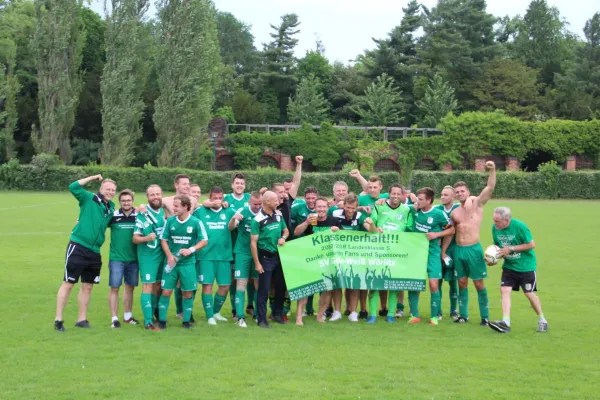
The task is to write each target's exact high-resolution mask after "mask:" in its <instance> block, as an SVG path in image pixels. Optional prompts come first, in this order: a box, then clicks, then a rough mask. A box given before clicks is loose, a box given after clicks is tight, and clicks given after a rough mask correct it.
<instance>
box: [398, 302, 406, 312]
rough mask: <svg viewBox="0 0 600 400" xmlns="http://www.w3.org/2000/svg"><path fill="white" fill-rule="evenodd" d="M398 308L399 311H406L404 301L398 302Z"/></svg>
mask: <svg viewBox="0 0 600 400" xmlns="http://www.w3.org/2000/svg"><path fill="white" fill-rule="evenodd" d="M396 309H397V310H398V311H402V312H404V303H398V304H396Z"/></svg>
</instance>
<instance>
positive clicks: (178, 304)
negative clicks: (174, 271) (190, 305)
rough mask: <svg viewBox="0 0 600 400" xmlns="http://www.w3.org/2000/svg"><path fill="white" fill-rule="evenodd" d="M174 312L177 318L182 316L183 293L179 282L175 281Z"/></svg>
mask: <svg viewBox="0 0 600 400" xmlns="http://www.w3.org/2000/svg"><path fill="white" fill-rule="evenodd" d="M175 313H176V316H177V318H183V295H182V293H181V283H180V282H177V287H176V288H175Z"/></svg>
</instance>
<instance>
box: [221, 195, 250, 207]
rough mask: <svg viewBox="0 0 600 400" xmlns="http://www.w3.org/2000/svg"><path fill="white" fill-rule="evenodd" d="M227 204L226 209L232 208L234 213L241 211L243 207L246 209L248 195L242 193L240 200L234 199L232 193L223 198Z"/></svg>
mask: <svg viewBox="0 0 600 400" xmlns="http://www.w3.org/2000/svg"><path fill="white" fill-rule="evenodd" d="M223 200H224V201H226V202H227V204H228V208H232V209H234V210H235V211H238V210H241V209H242V208H244V207H248V202H249V201H250V193H244V194H243V195H242V198H241V199H238V198H236V197H235V195H234V194H233V193H228V194H226V195H225V197H224V198H223Z"/></svg>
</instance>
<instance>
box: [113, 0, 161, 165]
mask: <svg viewBox="0 0 600 400" xmlns="http://www.w3.org/2000/svg"><path fill="white" fill-rule="evenodd" d="M148 6H149V1H148V0H112V9H111V10H110V12H109V10H108V9H107V10H106V14H107V18H106V19H107V21H108V29H107V33H106V44H105V46H106V60H107V62H106V64H105V66H104V73H103V75H102V101H103V106H102V127H103V128H104V140H103V143H102V163H103V164H107V165H117V166H128V165H130V164H131V161H132V160H133V158H134V149H135V144H136V141H137V140H138V139H139V138H140V137H142V129H141V123H140V121H141V119H142V116H143V112H144V107H145V105H144V101H143V98H142V93H143V91H144V89H145V87H146V82H147V79H148V74H149V65H148V56H149V54H148V53H149V50H150V36H149V32H148V30H147V28H146V27H145V26H144V24H143V18H144V14H145V13H146V11H147V10H148Z"/></svg>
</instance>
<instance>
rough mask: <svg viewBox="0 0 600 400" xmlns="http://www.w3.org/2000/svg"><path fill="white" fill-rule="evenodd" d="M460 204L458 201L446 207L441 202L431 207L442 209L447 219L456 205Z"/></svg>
mask: <svg viewBox="0 0 600 400" xmlns="http://www.w3.org/2000/svg"><path fill="white" fill-rule="evenodd" d="M459 206H460V203H453V204H452V205H451V206H450V208H448V209H447V208H446V206H444V205H443V204H438V205H435V206H433V208H437V209H438V210H440V211H443V212H444V214H445V215H446V217H448V219H450V214H452V211H454V210H455V209H456V208H457V207H459Z"/></svg>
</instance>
